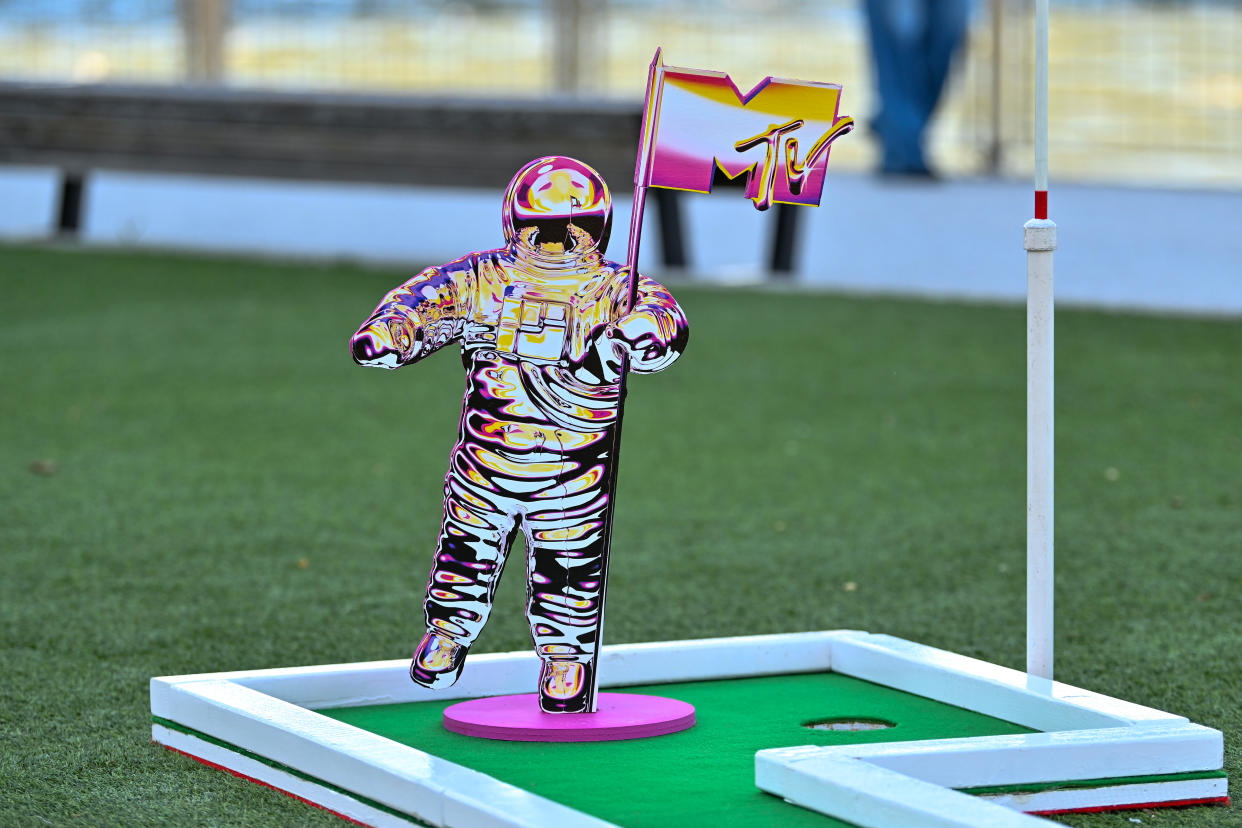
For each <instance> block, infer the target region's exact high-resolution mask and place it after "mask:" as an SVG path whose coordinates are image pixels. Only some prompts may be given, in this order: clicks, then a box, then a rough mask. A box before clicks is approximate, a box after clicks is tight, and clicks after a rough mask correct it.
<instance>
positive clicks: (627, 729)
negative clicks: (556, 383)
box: [444, 693, 694, 742]
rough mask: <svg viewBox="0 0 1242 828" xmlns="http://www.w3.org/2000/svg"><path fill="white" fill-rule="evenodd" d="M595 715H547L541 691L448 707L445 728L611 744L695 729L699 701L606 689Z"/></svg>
mask: <svg viewBox="0 0 1242 828" xmlns="http://www.w3.org/2000/svg"><path fill="white" fill-rule="evenodd" d="M598 702H599V703H598V707H599V710H598V711H597V712H595V713H544V712H543V711H542V710H540V709H539V696H538V694H536V693H523V694H521V695H517V696H493V697H492V698H487V699H471V700H470V701H464V702H458V703H457V704H455V705H453V706H451V707H448V708H445V710H444V727H445V728H446V729H447V730H451V731H453V732H454V733H461V734H463V735H465V736H477V737H479V738H481V739H504V740H505V741H509V742H608V741H613V740H616V739H643V738H646V737H648V736H663V735H665V734H668V733H676V732H678V731H679V730H686V729H688V728H691V727H694V705H691V704H686V703H685V702H683V701H677V700H676V699H666V698H663V697H661V696H641V695H638V694H637V693H600V694H599V700H598Z"/></svg>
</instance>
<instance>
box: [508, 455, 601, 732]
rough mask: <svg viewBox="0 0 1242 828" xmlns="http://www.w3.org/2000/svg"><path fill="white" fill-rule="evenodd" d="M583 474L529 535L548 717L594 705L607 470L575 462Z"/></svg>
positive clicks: (532, 520) (538, 513)
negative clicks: (604, 484) (551, 714)
mask: <svg viewBox="0 0 1242 828" xmlns="http://www.w3.org/2000/svg"><path fill="white" fill-rule="evenodd" d="M570 465H571V466H572V467H576V468H577V469H578V470H583V469H585V470H586V471H585V473H582V474H578V475H577V476H575V477H574V479H572V480H569V481H567V482H566V483H565V484H564V486H563V488H562V494H561V496H559V497H557V498H556V499H549V502H547V503H543V504H538V505H532V506H531V507H530V508H529V509H528V511H527V512H526V514H525V515H524V516H523V520H522V527H523V530H524V531H525V533H526V548H527V553H526V561H527V601H526V616H527V619H528V620H529V621H530V629H531V637H532V638H533V639H534V641H535V650H536V652H537V653H538V654H539V658H540V659H541V660H542V661H543V671H542V674H541V676H540V683H539V696H540V705H541V707H542V708H543V709H544V710H546V711H548V712H560V713H569V712H586V711H587V710H588V709H589V708H590V705H591V703H592V701H593V699H592V698H591V697H592V693H593V689H594V681H595V674H594V669H595V659H596V655H597V649H598V647H599V628H600V622H601V618H600V612H601V610H602V598H603V569H604V563H605V561H604V545H605V538H604V524H605V521H606V520H607V509H608V497H607V495H606V494H605V493H604V491H603V483H604V478H605V475H606V469H605V467H604V465H603V462H602V458H597V462H595V463H583V464H579V463H572V464H570Z"/></svg>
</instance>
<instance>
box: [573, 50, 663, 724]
mask: <svg viewBox="0 0 1242 828" xmlns="http://www.w3.org/2000/svg"><path fill="white" fill-rule="evenodd" d="M663 91H664V64H663V62H662V61H661V60H660V49H659V48H658V47H657V48H656V51H655V57H654V58H652V60H651V69H650V70H649V71H648V73H647V95H646V97H645V98H644V99H643V121H642V129H641V134H640V135H639V138H638V159H637V161H636V162H635V165H634V208H633V211H632V212H631V214H630V236H629V242H628V244H627V245H626V251H625V264H626V267H627V268H629V274H628V278H629V284H628V287H629V302H628V304H626V306H625V310H626V313H628V312H629V311H630V310H631V309H632V308H633V307H634V303H635V302H637V301H638V250H639V243H640V241H641V239H642V234H643V209H644V207H645V206H646V203H647V181H648V180H649V179H650V177H651V150H652V147H653V146H654V145H655V131H656V122H657V121H658V120H659V117H660V97H661V93H662V92H663ZM629 373H630V361H629V359H628V358H626V357H624V356H623V357H622V359H621V379H620V380H619V389H618V401H617V421H616V423H615V424H614V425H613V430H612V463H611V464H610V466H609V469H610V472H609V475H608V480H607V481H606V483H605V491H606V492H607V495H608V499H609V501H610V502H609V504H608V512H607V517H605V518H604V527H603V532H604V560H603V567H602V569H601V570H600V584H599V606H598V607H596V609H595V611H596V614H597V619H598V620H597V621H596V624H595V654H596V669H595V671H594V672H595V674H594V676H593V677H592V683H591V696H590V700H589V706H588V710H589V712H591V713H594V712H595V711H596V709H597V707H598V700H599V652H600V649H601V648H602V647H603V646H604V604H605V599H606V598H607V595H608V559H609V558H610V557H611V555H612V520H613V516H614V515H615V514H616V511H617V472H618V470H619V468H620V465H621V463H620V460H621V421H622V416H623V415H624V414H625V386H626V378H627V377H628V376H629Z"/></svg>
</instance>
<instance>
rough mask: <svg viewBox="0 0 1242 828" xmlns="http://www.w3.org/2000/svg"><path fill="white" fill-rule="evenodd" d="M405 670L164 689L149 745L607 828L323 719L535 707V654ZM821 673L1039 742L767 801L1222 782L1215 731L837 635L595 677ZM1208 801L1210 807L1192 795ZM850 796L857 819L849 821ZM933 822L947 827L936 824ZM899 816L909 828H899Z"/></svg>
mask: <svg viewBox="0 0 1242 828" xmlns="http://www.w3.org/2000/svg"><path fill="white" fill-rule="evenodd" d="M407 668H408V662H407V661H406V660H404V659H401V660H395V661H383V662H369V663H360V664H340V665H327V666H319V667H295V668H280V669H272V670H253V671H240V672H231V673H210V674H200V675H189V676H174V677H164V678H154V679H152V680H151V713H152V715H153V717H155V718H156V723H155V724H154V725H153V728H152V738H153V739H154V740H155V741H156V742H158V743H160V744H164V745H166V746H168V747H170V748H173V749H176V750H178V751H181V752H183V753H187V754H189V755H191V756H195V757H197V758H199V759H202V760H205V761H206V762H208V763H210V764H214V765H217V766H220V767H223V768H225V769H227V770H230V771H233V772H235V773H237V774H239V775H243V776H246V777H248V778H251V779H254V780H256V781H259V782H261V783H263V784H267V785H270V786H272V787H275V788H278V789H281V790H284V791H286V792H289V793H291V794H293V795H295V796H298V797H299V798H303V799H306V800H307V801H310V802H312V803H315V804H318V805H320V806H321V807H325V808H328V809H329V810H332V811H336V812H338V813H341V814H343V815H345V816H348V817H349V818H351V819H355V820H358V821H361V822H364V823H366V824H372V825H388V824H409V821H408V820H407V819H406V817H409V818H412V820H416V821H418V822H422V823H425V824H429V825H434V826H546V825H550V824H556V825H558V826H565V827H566V828H570V827H571V826H584V827H585V826H604V825H608V824H609V823H606V822H604V821H602V820H599V819H597V818H595V817H592V816H589V815H587V814H583V813H581V812H578V811H575V810H572V809H570V808H568V807H566V806H564V805H560V804H559V803H556V802H552V801H551V800H548V799H545V798H543V797H540V796H537V795H535V794H533V793H530V792H528V791H525V790H522V789H520V788H517V787H515V786H512V785H509V784H507V783H504V782H501V781H499V780H496V779H493V778H492V777H489V776H487V775H485V774H482V773H480V772H478V771H474V770H471V769H469V768H465V767H463V766H461V765H457V764H454V763H452V762H448V761H446V760H444V759H440V758H438V757H436V756H433V755H431V754H429V753H426V752H424V751H420V750H418V749H416V748H412V747H409V746H406V745H401V744H398V743H396V742H393V741H391V740H389V739H385V738H383V737H381V736H377V735H376V734H373V733H369V732H367V731H364V730H361V729H359V728H356V727H354V726H352V725H348V724H345V723H343V722H339V721H336V720H335V719H330V718H328V717H326V716H323V715H320V714H319V713H317V712H315V710H316V709H326V708H333V707H354V706H360V705H371V704H393V703H401V702H418V701H431V700H448V699H453V698H475V697H479V696H490V695H498V694H504V693H519V692H529V690H530V688H531V687H532V686H534V684H535V682H536V680H537V677H538V672H539V662H538V658H537V657H536V656H535V655H534V653H532V652H526V651H524V652H516V653H494V654H479V655H472V656H471V657H470V661H469V663H468V666H467V668H466V671H465V673H464V674H463V676H462V678H461V680H460V681H459V682H458V683H457V685H455V686H454V687H452V688H449V689H448V690H443V691H435V692H433V691H429V690H425V689H423V688H421V687H418V686H416V685H414V684H413V683H412V682H411V681H410V680H409V677H408V674H407ZM828 670H831V671H833V672H837V673H842V674H845V675H849V676H854V677H857V678H861V679H865V680H867V681H872V682H875V683H878V684H882V685H885V686H889V687H893V688H895V689H898V690H903V691H906V692H910V693H914V694H916V695H920V696H924V697H927V698H931V699H934V700H937V701H942V702H947V703H949V704H954V705H957V706H959V707H963V708H966V709H969V710H974V711H977V712H979V713H984V714H986V715H990V716H995V717H997V718H1001V719H1005V720H1007V721H1011V722H1014V723H1016V724H1020V725H1024V726H1026V727H1030V728H1032V729H1035V730H1039V731H1041V732H1039V733H1034V734H1029V735H1024V736H988V737H974V738H968V739H941V740H931V741H922V742H893V743H882V744H870V745H851V746H842V747H833V748H824V747H814V746H809V747H802V748H782V749H774V750H765V751H760V752H759V753H758V754H756V782H757V784H758V785H759V787H760V788H762V789H764V790H767V791H769V792H770V793H774V794H776V795H778V796H782V797H785V798H786V799H789V800H790V801H792V802H794V803H795V804H798V805H802V806H804V807H811V808H814V809H816V810H822V811H824V812H825V813H830V814H832V815H834V816H839V817H842V818H844V819H847V820H849V821H851V822H854V823H856V824H858V825H863V826H873V825H874V826H879V825H893V824H903V825H912V824H920V822H921V823H922V824H928V825H955V826H962V825H981V824H986V825H999V824H1013V825H1020V824H1027V823H1028V822H1033V821H1036V819H1035V818H1034V817H1027V816H1024V815H1022V814H1020V813H1017V812H1016V811H1013V810H1010V808H1011V807H1014V806H1016V807H1020V808H1022V809H1024V810H1041V811H1051V810H1062V808H1061V807H1059V806H1058V804H1057V803H1058V802H1060V801H1068V800H1065V797H1064V796H1062V797H1061V799H1060V800H1057V799H1050V795H1051V794H1052V793H1054V792H1043V794H1041V796H1043V798H1042V799H1039V798H1037V797H1036V796H1035V795H1029V796H1027V795H1018V794H1013V795H1008V796H1007V797H1006V796H1005V795H1001V796H999V797H997V798H995V799H992V798H988V797H975V796H971V795H969V794H963V793H959V792H957V791H954V790H952V788H962V787H983V786H993V785H1011V784H1026V783H1039V782H1054V781H1065V780H1073V779H1108V778H1117V777H1126V776H1147V775H1161V774H1174V773H1189V772H1195V771H1214V770H1219V769H1220V768H1221V767H1222V766H1223V740H1222V737H1221V734H1220V732H1219V731H1216V730H1212V729H1210V728H1206V727H1201V726H1199V725H1194V724H1191V723H1190V722H1188V721H1187V720H1186V719H1185V718H1183V717H1180V716H1174V715H1172V714H1168V713H1164V712H1161V711H1158V710H1153V709H1151V708H1147V707H1142V706H1139V705H1135V704H1131V703H1129V702H1125V701H1121V700H1118V699H1112V698H1109V697H1107V696H1102V695H1099V694H1096V693H1091V692H1090V691H1086V690H1080V689H1078V688H1074V687H1070V686H1068V685H1065V684H1061V683H1058V682H1053V681H1049V680H1046V679H1040V678H1035V677H1031V676H1028V675H1027V674H1025V673H1022V672H1019V671H1016V670H1010V669H1008V668H1004V667H999V666H996V665H993V664H988V663H987V662H983V661H979V660H977V659H972V658H967V657H965V656H960V655H955V654H953V653H949V652H945V651H943V650H937V649H934V648H931V647H926V646H923V645H920V644H915V643H913V642H909V641H904V640H902V639H897V638H893V637H891V636H885V635H872V634H869V633H864V632H856V631H851V630H837V631H829V632H812V633H794V634H786V635H762V636H748V637H740V638H718V639H704V640H692V641H670V642H659V643H650V644H623V645H614V646H610V647H605V648H604V650H603V652H602V654H601V664H600V676H601V686H604V687H610V686H611V687H617V686H625V685H637V684H658V683H669V682H681V681H695V680H707V679H719V678H740V677H747V676H762V675H778V674H785V673H805V672H822V671H828ZM186 731H192V732H188V733H187V732H186ZM847 768H848V771H847V770H846V769H847ZM829 770H831V771H833V772H831V773H829V772H828V771H829ZM838 771H839V772H838ZM894 775H900V777H901V779H902V783H901V784H893V779H894V778H896V777H895V776H894ZM1200 781H1203V780H1200ZM1206 783H1207V784H1203V785H1199V786H1192V787H1193V790H1190V789H1188V788H1187V785H1186V784H1185V781H1178V782H1159V783H1151V784H1149V785H1147V786H1146V787H1145V788H1144V789H1143V791H1142V793H1144V795H1145V797H1146V798H1145V799H1144V800H1143V802H1144V803H1145V804H1146V803H1155V802H1161V801H1182V800H1185V799H1188V798H1189V799H1195V800H1198V799H1205V798H1222V797H1223V796H1225V795H1227V789H1225V788H1224V787H1223V783H1224V780H1222V779H1219V778H1217V779H1215V780H1207V781H1206ZM1178 785H1181V787H1178ZM1127 787H1133V786H1125V785H1111V786H1105V787H1102V788H1080V789H1077V790H1076V791H1075V793H1074V797H1073V799H1072V804H1071V805H1069V806H1068V807H1070V808H1073V809H1086V808H1096V807H1109V806H1111V805H1116V804H1119V802H1118V801H1117V796H1118V793H1119V792H1118V790H1117V789H1118V788H1127ZM1188 790H1190V792H1191V794H1194V795H1192V796H1189V797H1188V796H1187V795H1186V794H1187V791H1188ZM1204 790H1207V791H1209V796H1199V795H1197V793H1196V792H1202V791H1204ZM843 792H848V796H846V797H845V798H847V799H849V801H850V802H852V803H861V804H854V805H850V807H849V808H845V809H843V808H842V806H841V805H840V803H839V800H840V798H841V797H842V795H843ZM1136 792H1137V791H1134V790H1131V791H1129V792H1128V793H1136ZM1055 793H1057V794H1064V793H1065V792H1064V791H1058V792H1055ZM1153 795H1154V796H1153ZM946 799H947V800H948V801H949V802H950V804H949V805H948V806H944V805H943V802H944V801H945V800H946ZM1049 801H1052V803H1053V804H1052V806H1051V807H1042V806H1041V805H1039V803H1041V802H1042V803H1044V804H1046V803H1047V802H1049ZM937 803H940V804H937ZM1031 803H1036V805H1035V806H1034V807H1028V806H1031ZM1005 806H1010V807H1005ZM920 808H922V809H923V810H919V809H920ZM937 808H939V809H940V811H937V810H936V809H937ZM911 809H913V810H911ZM939 812H943V814H944V818H945V819H949V820H950V821H940V822H937V821H935V820H936V819H938V818H939V817H935V816H934V814H935V813H939ZM894 813H896V814H901V815H903V817H902V818H901V819H899V820H898V821H896V822H894V820H893V817H892V814H894ZM981 813H982V814H984V815H983V816H980V814H981ZM911 814H917V815H918V821H912V820H911V816H910V815H911ZM402 815H405V816H402ZM953 819H956V820H957V821H951V820H953ZM1000 819H1004V820H1006V822H1005V823H1001V822H998V820H1000ZM1012 820H1019V821H1012Z"/></svg>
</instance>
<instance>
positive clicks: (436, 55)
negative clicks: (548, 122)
mask: <svg viewBox="0 0 1242 828" xmlns="http://www.w3.org/2000/svg"><path fill="white" fill-rule="evenodd" d="M912 2H913V0H912ZM1032 3H1033V0H979V2H978V4H977V6H976V8H975V10H974V15H973V18H972V23H971V29H970V36H969V41H968V43H967V46H966V48H965V49H964V50H963V51H962V53H961V54H960V56H959V60H958V64H957V67H956V70H955V75H954V79H953V80H952V82H951V85H950V89H949V91H948V95H947V97H946V99H945V101H944V102H943V105H942V107H941V110H940V112H939V115H938V119H937V121H936V125H935V129H934V132H933V135H932V141H931V151H932V159H933V162H934V164H935V165H936V166H937V168H938V169H940V170H941V171H942V172H945V173H947V174H1002V175H1025V174H1026V173H1027V172H1028V171H1029V164H1030V160H1029V159H1030V148H1029V144H1028V142H1029V135H1030V132H1031V117H1032V109H1033V105H1032V101H1031V91H1030V79H1031V76H1032V69H1033V67H1032V62H1033V54H1032V52H1033V47H1032V38H1033V31H1032V18H1033V15H1032V10H1031V4H1032ZM1052 14H1053V16H1052V26H1053V31H1052V48H1053V52H1052V90H1051V95H1052V112H1051V121H1052V125H1053V133H1052V138H1051V152H1052V156H1053V158H1052V168H1053V171H1054V174H1055V175H1056V176H1057V177H1059V178H1061V179H1072V180H1080V181H1112V182H1126V183H1136V184H1144V185H1171V186H1193V187H1202V186H1208V187H1224V188H1231V189H1233V188H1238V187H1239V186H1240V185H1242V4H1239V3H1238V2H1236V0H1219V1H1216V2H1214V0H1161V2H1136V1H1135V0H1077V1H1076V2H1070V1H1069V0H1056V2H1054V3H1053V6H1052ZM657 44H659V45H663V46H664V47H665V54H666V60H667V61H668V62H669V63H672V64H674V65H684V66H696V67H704V68H713V69H720V70H723V71H728V72H730V73H731V74H732V75H733V76H734V78H735V79H736V80H737V81H738V83H739V86H743V87H746V86H748V85H749V84H751V83H753V82H755V81H757V80H758V79H759V78H760V77H762V75H764V74H767V73H768V72H775V73H777V74H780V75H783V76H786V77H803V78H812V79H822V80H831V81H834V82H839V83H842V84H843V85H844V87H845V97H844V99H843V105H842V111H843V112H845V113H849V114H854V115H856V116H860V122H862V121H864V120H865V118H866V116H867V115H868V114H869V113H870V112H871V111H872V96H873V89H872V85H871V67H870V59H869V53H868V47H867V37H866V28H865V25H864V20H863V15H862V9H861V3H860V2H858V0H749V2H746V1H744V0H715V1H714V2H710V1H708V0H680V1H671V2H660V1H659V0H594V2H592V1H591V0H546V1H545V2H540V0H451V1H450V0H180V2H178V0H0V80H50V81H77V82H92V83H93V82H118V83H119V82H123V83H151V84H180V83H186V82H192V83H205V84H220V85H226V86H229V87H235V88H241V89H254V88H266V89H283V90H310V89H314V90H334V91H351V90H357V91H367V92H386V93H391V92H398V93H401V92H409V93H417V94H420V95H426V94H440V93H443V94H446V95H453V96H479V97H500V96H508V97H512V96H533V97H549V96H553V97H556V96H580V97H589V98H598V97H606V98H616V99H621V100H629V101H636V100H637V99H638V98H639V97H640V96H641V94H642V89H643V84H644V80H645V71H646V64H647V61H648V59H649V57H650V55H651V52H652V51H653V49H654V47H655V46H656V45H657ZM860 132H861V134H863V135H865V134H866V133H865V131H860ZM874 152H875V148H874V146H873V143H872V142H871V141H869V140H868V141H850V142H842V144H841V145H840V147H839V148H838V149H835V150H834V152H833V163H834V166H837V167H854V168H867V167H869V166H871V165H872V163H873V155H874Z"/></svg>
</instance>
